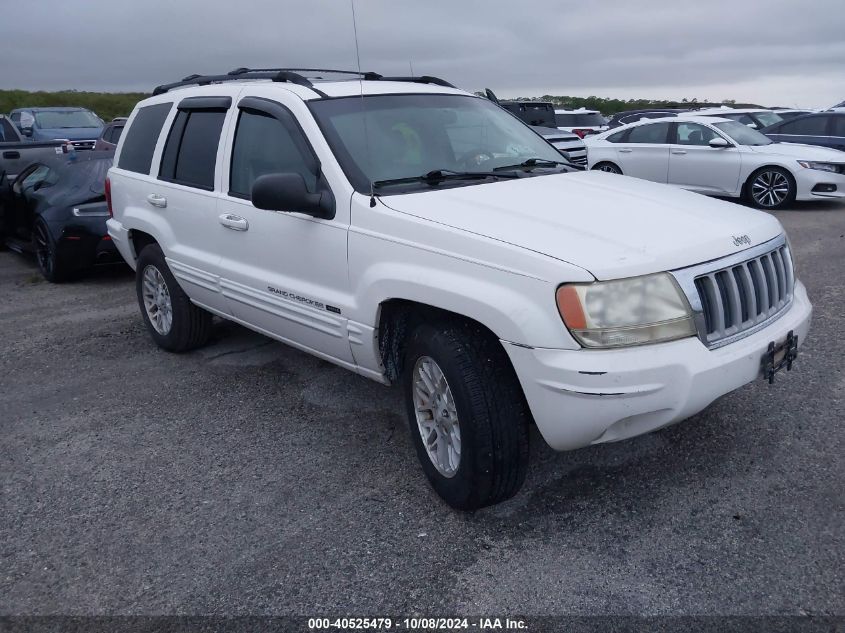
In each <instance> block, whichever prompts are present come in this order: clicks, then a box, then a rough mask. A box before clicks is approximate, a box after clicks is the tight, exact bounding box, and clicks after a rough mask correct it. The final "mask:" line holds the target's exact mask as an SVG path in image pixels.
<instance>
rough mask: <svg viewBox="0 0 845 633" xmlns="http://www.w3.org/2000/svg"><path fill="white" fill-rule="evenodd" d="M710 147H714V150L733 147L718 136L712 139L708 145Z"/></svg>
mask: <svg viewBox="0 0 845 633" xmlns="http://www.w3.org/2000/svg"><path fill="white" fill-rule="evenodd" d="M708 145H710V147H712V148H714V149H725V148H726V147H733V146H732V145H731V144H730V143H728V142H727V141H726V140H725V139H723V138H722V137H721V136H717V137H716V138H712V139H710V142H709V143H708Z"/></svg>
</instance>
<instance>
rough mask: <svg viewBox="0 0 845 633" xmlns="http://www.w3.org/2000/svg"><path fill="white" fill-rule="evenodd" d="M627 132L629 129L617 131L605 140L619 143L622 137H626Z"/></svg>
mask: <svg viewBox="0 0 845 633" xmlns="http://www.w3.org/2000/svg"><path fill="white" fill-rule="evenodd" d="M627 133H628V130H622V131H621V132H616V133H614V134H611V135H610V136H608V137H607V138H606V139H605V140H606V141H607V142H608V143H619V142H620V141H621V140H622V137H624V136H625V135H626V134H627Z"/></svg>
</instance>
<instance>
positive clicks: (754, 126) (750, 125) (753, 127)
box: [745, 123, 757, 130]
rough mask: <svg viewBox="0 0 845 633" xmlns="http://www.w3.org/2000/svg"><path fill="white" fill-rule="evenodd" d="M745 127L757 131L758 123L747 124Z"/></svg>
mask: <svg viewBox="0 0 845 633" xmlns="http://www.w3.org/2000/svg"><path fill="white" fill-rule="evenodd" d="M745 126H746V127H750V128H751V129H752V130H756V129H757V124H756V123H746V124H745Z"/></svg>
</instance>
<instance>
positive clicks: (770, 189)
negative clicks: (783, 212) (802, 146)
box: [745, 167, 796, 210]
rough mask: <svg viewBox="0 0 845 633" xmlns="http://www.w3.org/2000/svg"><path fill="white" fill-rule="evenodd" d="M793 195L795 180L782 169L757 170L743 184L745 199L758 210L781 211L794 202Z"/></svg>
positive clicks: (766, 168)
mask: <svg viewBox="0 0 845 633" xmlns="http://www.w3.org/2000/svg"><path fill="white" fill-rule="evenodd" d="M795 193H796V186H795V178H793V177H792V174H790V173H789V172H788V171H787V170H786V169H783V168H782V167H763V168H762V169H758V170H757V171H755V172H754V173H753V174H751V176H749V178H748V182H746V183H745V198H746V200H747V201H748V202H750V203H751V204H752V205H754V206H755V207H757V208H758V209H767V210H775V209H782V208H783V207H785V206H787V205H789V204H792V202H794V201H795Z"/></svg>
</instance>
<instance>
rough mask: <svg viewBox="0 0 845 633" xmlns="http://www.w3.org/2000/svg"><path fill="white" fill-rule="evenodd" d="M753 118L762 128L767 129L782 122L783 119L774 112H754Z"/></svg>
mask: <svg viewBox="0 0 845 633" xmlns="http://www.w3.org/2000/svg"><path fill="white" fill-rule="evenodd" d="M754 116H756V117H757V120H758V121H760V123H762V124H763V127H769V126H770V125H774V124H775V123H780V122H781V121H783V117H782V116H781V115H779V114H777V113H775V112H755V113H754Z"/></svg>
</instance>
